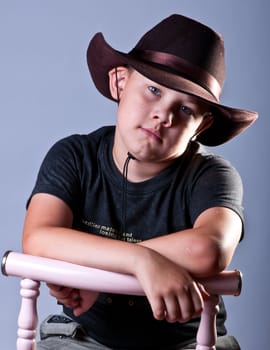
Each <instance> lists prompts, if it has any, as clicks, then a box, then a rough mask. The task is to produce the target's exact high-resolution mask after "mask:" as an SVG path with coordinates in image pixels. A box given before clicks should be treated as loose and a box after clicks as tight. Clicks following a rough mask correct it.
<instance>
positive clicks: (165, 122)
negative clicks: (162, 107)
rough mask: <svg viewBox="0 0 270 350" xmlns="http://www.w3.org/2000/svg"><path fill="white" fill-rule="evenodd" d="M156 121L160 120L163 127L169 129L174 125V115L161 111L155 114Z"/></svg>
mask: <svg viewBox="0 0 270 350" xmlns="http://www.w3.org/2000/svg"><path fill="white" fill-rule="evenodd" d="M154 119H158V120H159V122H160V123H161V124H162V126H164V127H166V128H169V127H171V126H172V123H173V113H172V112H169V111H163V112H161V111H160V112H159V113H156V114H155V116H154Z"/></svg>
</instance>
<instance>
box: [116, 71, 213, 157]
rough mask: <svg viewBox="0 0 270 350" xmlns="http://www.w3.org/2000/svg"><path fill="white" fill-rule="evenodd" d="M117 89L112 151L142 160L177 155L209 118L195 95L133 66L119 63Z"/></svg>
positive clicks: (205, 124) (207, 122) (209, 120)
mask: <svg viewBox="0 0 270 350" xmlns="http://www.w3.org/2000/svg"><path fill="white" fill-rule="evenodd" d="M111 79H113V73H112V76H110V80H111ZM112 83H113V82H112V81H111V84H112ZM113 93H114V94H115V91H112V94H113ZM118 93H119V99H120V102H119V108H118V116H117V124H116V125H117V127H116V135H115V145H114V148H115V149H114V151H115V152H121V153H122V152H124V154H125V155H126V154H127V152H130V153H131V154H133V155H134V156H135V157H136V158H137V159H138V160H141V161H149V162H164V161H166V162H168V161H171V160H173V159H175V158H177V157H179V156H180V155H181V154H182V153H183V152H184V151H185V149H186V147H187V145H188V143H189V141H190V139H191V138H192V137H193V136H194V135H196V134H197V133H198V132H200V131H201V130H204V129H206V128H207V127H209V125H210V124H211V121H212V117H211V116H210V115H208V116H203V115H204V114H205V113H206V112H207V109H206V106H205V105H203V103H198V100H196V99H195V98H194V97H191V96H189V95H187V94H184V93H180V92H177V91H174V90H171V89H168V88H166V87H164V86H162V85H159V84H157V83H155V82H153V81H151V80H149V79H147V78H146V77H145V76H143V75H141V74H139V73H138V72H137V71H135V70H128V69H126V68H123V67H122V71H119V74H118Z"/></svg>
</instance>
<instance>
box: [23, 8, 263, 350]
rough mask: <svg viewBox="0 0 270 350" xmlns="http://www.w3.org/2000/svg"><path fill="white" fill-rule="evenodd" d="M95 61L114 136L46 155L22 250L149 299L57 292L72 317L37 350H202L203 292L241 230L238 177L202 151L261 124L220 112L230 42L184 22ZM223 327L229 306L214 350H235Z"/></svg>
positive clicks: (99, 50) (82, 139) (100, 48)
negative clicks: (115, 276)
mask: <svg viewBox="0 0 270 350" xmlns="http://www.w3.org/2000/svg"><path fill="white" fill-rule="evenodd" d="M87 60H88V66H89V69H90V72H91V75H92V78H93V81H94V83H95V85H96V87H97V88H98V90H99V91H100V92H101V93H102V94H103V95H104V96H106V97H108V98H110V99H112V100H115V101H117V103H118V112H117V121H116V126H115V127H104V128H101V129H99V130H97V131H95V132H93V133H91V134H89V135H73V136H70V137H67V138H65V139H64V140H61V141H59V142H58V143H56V145H54V146H53V147H52V149H51V150H50V151H49V152H48V154H47V156H46V158H45V160H44V162H43V164H42V166H41V169H40V172H39V175H38V179H37V182H36V185H35V188H34V190H33V193H32V195H31V198H30V200H29V202H28V210H27V215H26V219H25V225H24V233H23V250H24V252H26V253H29V254H33V255H40V256H45V257H49V258H55V259H60V260H65V261H69V262H72V263H76V264H80V265H85V266H91V267H95V268H100V269H105V270H111V271H116V272H121V273H128V274H132V275H134V276H136V278H137V279H138V281H139V282H140V284H141V286H142V288H143V290H144V292H145V297H131V296H121V295H112V294H104V293H96V292H89V291H88V292H87V291H82V290H74V289H70V288H65V286H55V285H50V286H49V288H50V291H51V294H52V295H53V296H54V297H56V298H57V300H58V302H59V303H61V304H63V311H64V313H63V314H62V315H59V316H52V317H51V316H50V317H48V319H47V320H45V321H44V323H43V324H42V326H41V338H42V341H41V342H40V343H39V344H38V349H74V350H75V349H122V350H128V349H155V350H157V349H160V350H161V349H163V350H170V349H177V350H179V349H194V348H195V344H194V342H195V337H196V332H197V327H198V318H197V317H198V315H199V314H200V311H201V309H202V307H203V298H204V297H206V296H205V292H204V291H203V289H202V287H201V286H200V285H198V284H197V283H196V282H195V280H196V278H197V277H206V276H212V275H215V274H217V273H218V272H220V271H222V270H224V269H225V268H226V267H227V266H228V265H229V263H230V261H231V259H232V256H233V254H234V251H235V249H236V246H237V244H238V242H239V240H240V239H241V238H242V232H243V227H242V226H243V224H242V223H243V214H242V184H241V179H240V177H239V175H238V173H237V171H236V170H235V169H234V168H233V167H232V166H231V165H230V164H229V163H228V162H226V161H225V160H223V159H221V158H220V157H217V156H214V155H212V154H210V153H209V152H207V151H206V150H204V149H203V148H202V147H201V144H204V145H208V146H215V145H219V144H222V143H224V142H226V141H228V140H230V139H231V138H232V137H234V136H236V135H237V134H239V133H240V132H242V131H243V130H244V129H245V128H247V127H248V126H249V125H250V124H251V123H252V122H253V121H254V120H255V119H256V118H257V114H256V113H254V112H250V111H246V110H240V109H235V108H230V107H226V106H223V105H221V104H220V103H219V98H220V94H221V91H222V87H223V82H224V78H225V66H224V47H223V40H222V38H221V37H220V35H219V34H217V33H216V32H214V31H213V30H212V29H210V28H208V27H206V26H205V25H203V24H201V23H199V22H196V21H194V20H192V19H190V18H186V17H184V16H181V15H172V16H170V17H168V18H166V19H164V20H163V21H162V22H160V23H159V24H157V25H156V26H155V27H154V28H153V29H151V30H150V31H149V32H147V33H146V34H145V35H144V36H143V37H142V39H141V40H140V41H139V42H138V44H137V45H136V46H135V48H134V49H133V50H132V51H131V52H129V53H127V54H125V53H122V52H120V51H116V50H114V49H113V48H112V47H110V46H109V45H108V44H107V43H106V42H105V40H104V38H103V36H102V34H101V33H98V34H96V35H95V36H94V38H93V39H92V40H91V42H90V45H89V48H88V52H87ZM224 321H225V310H224V306H223V304H222V303H221V305H220V312H219V315H218V318H217V326H218V335H219V339H218V345H217V349H227V350H228V349H239V345H238V344H237V341H236V340H235V339H234V338H233V337H230V336H227V335H226V329H225V326H224ZM56 324H57V327H56ZM56 328H57V332H56V331H55V330H56Z"/></svg>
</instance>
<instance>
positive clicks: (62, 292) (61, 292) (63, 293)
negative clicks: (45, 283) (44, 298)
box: [50, 287, 74, 299]
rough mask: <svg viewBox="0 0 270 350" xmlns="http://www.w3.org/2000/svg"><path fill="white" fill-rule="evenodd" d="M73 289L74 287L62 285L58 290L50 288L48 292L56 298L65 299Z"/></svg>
mask: <svg viewBox="0 0 270 350" xmlns="http://www.w3.org/2000/svg"><path fill="white" fill-rule="evenodd" d="M73 291H74V289H72V288H66V287H62V288H60V289H58V290H55V289H50V294H51V295H52V296H53V297H55V298H56V299H65V298H68V297H69V296H70V295H71V294H72V292H73Z"/></svg>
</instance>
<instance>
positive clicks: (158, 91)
mask: <svg viewBox="0 0 270 350" xmlns="http://www.w3.org/2000/svg"><path fill="white" fill-rule="evenodd" d="M148 90H149V91H151V92H152V93H153V94H154V95H156V96H160V95H161V91H160V89H158V88H157V87H155V86H151V85H150V86H148Z"/></svg>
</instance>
